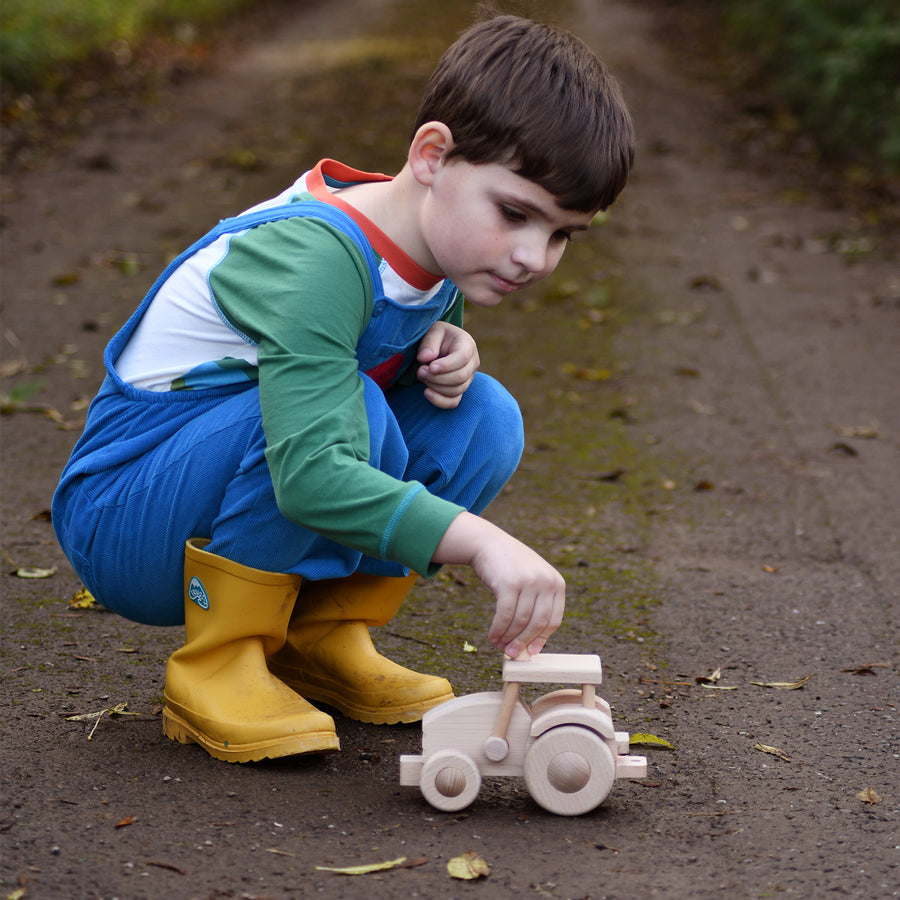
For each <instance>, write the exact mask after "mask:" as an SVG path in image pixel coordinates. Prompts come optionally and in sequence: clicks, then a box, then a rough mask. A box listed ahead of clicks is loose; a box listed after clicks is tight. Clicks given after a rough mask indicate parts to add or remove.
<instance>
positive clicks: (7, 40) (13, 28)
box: [0, 0, 247, 90]
mask: <svg viewBox="0 0 900 900" xmlns="http://www.w3.org/2000/svg"><path fill="white" fill-rule="evenodd" d="M246 4H247V0H124V2H123V0H3V2H2V5H0V77H2V79H3V80H4V81H6V82H7V83H9V84H10V85H12V86H13V87H15V88H17V89H19V90H31V89H34V88H35V87H42V86H45V85H47V84H50V85H52V84H53V82H54V80H55V78H59V77H64V71H65V68H66V67H67V66H69V65H71V64H73V63H78V62H81V61H83V60H85V59H88V58H90V57H91V56H93V55H95V54H97V53H102V52H115V51H116V49H117V48H118V49H121V48H122V47H127V45H129V44H132V43H134V42H137V41H139V40H141V39H142V38H144V37H146V36H147V34H148V33H150V32H152V31H153V30H155V29H158V28H162V27H165V26H171V25H174V24H181V23H191V24H198V23H202V22H206V21H209V20H211V19H213V18H215V17H217V16H221V15H223V14H224V13H227V12H229V11H232V10H234V9H236V8H237V7H239V6H241V5H246Z"/></svg>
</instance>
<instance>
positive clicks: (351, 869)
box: [316, 856, 406, 875]
mask: <svg viewBox="0 0 900 900" xmlns="http://www.w3.org/2000/svg"><path fill="white" fill-rule="evenodd" d="M405 862H406V857H405V856H401V857H400V858H399V859H391V860H388V861H387V862H380V863H367V864H365V865H362V866H343V867H337V868H336V867H333V866H316V869H317V870H318V871H319V872H334V873H335V874H337V875H368V874H369V873H370V872H384V871H386V870H387V869H396V868H397V867H398V866H402V865H403V863H405Z"/></svg>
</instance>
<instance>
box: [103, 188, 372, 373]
mask: <svg viewBox="0 0 900 900" xmlns="http://www.w3.org/2000/svg"><path fill="white" fill-rule="evenodd" d="M292 218H313V219H320V220H321V221H323V222H325V223H327V224H328V225H331V226H333V227H334V228H337V229H338V230H339V231H342V232H343V233H344V234H346V235H347V236H348V237H350V238H351V239H352V240H353V242H354V243H355V244H356V246H357V247H358V248H359V250H360V252H361V253H362V255H363V258H364V259H365V261H366V265H367V267H368V269H369V277H370V278H371V280H372V290H373V292H374V299H375V300H376V301H377V300H379V299H380V298H381V296H382V294H383V293H384V289H383V287H382V284H381V275H380V274H379V272H378V259H377V258H376V256H375V251H374V250H372V247H371V245H370V244H369V242H368V240H366V236H365V235H364V234H363V231H362V229H361V228H360V227H359V225H357V224H356V222H354V221H353V219H352V218H351V217H350V216H349V215H348V214H347V213H345V212H344V211H343V210H341V209H338V208H337V207H335V206H330V205H329V204H327V203H323V202H322V201H320V200H299V201H297V202H296V203H285V204H283V205H280V206H273V207H269V208H268V209H259V210H255V211H254V212H249V213H243V214H242V215H239V216H231V217H229V218H227V219H222V221H221V222H219V224H218V225H216V227H215V228H213V229H212V230H211V231H208V232H207V233H206V234H205V235H203V237H202V238H200V239H199V240H197V241H195V242H194V243H193V244H191V246H190V247H188V248H187V249H186V250H185V251H184V252H182V253H180V254H179V255H178V256H177V257H176V258H175V259H173V260H172V262H170V263H169V264H168V265H167V266H166V268H165V269H164V270H163V272H162V274H161V275H160V276H159V277H158V278H157V279H156V281H154V282H153V284H152V285H151V287H150V290H149V291H147V294H146V296H145V297H144V299H143V300H142V301H141V304H140V306H138V308H137V309H136V310H135V311H134V313H133V314H132V315H131V317H130V318H129V319H128V321H127V322H126V323H125V325H123V326H122V328H121V329H120V331H119V332H118V333H117V334H116V335H115V337H113V339H112V340H111V341H110V342H109V344H108V345H107V347H106V351H105V353H104V354H103V360H104V363H105V364H106V370H107V372H109V373H110V374H111V375H115V368H114V364H115V361H116V359H117V358H118V356H119V354H120V353H121V352H122V350H123V348H124V347H125V344H126V343H127V342H128V339H129V338H130V337H131V335H132V333H133V332H134V329H135V328H136V327H137V324H138V322H140V320H141V318H142V316H143V315H144V313H145V312H146V310H147V307H148V306H149V305H150V303H151V302H152V300H153V298H154V297H155V296H156V295H157V294H158V293H159V290H160V288H161V287H162V286H163V285H164V284H165V283H166V281H167V280H168V279H169V278H170V277H171V276H172V274H173V273H174V272H175V270H176V269H177V268H178V267H179V266H180V265H182V263H184V262H185V261H186V260H188V259H190V258H191V257H192V256H193V255H194V254H195V253H197V252H198V251H199V250H202V249H203V248H204V247H208V246H209V245H210V244H212V243H213V241H216V240H218V239H219V238H220V237H222V236H223V235H226V234H235V233H236V232H239V231H247V230H249V229H251V228H256V227H257V226H258V225H265V224H267V223H269V222H279V221H281V220H282V219H292Z"/></svg>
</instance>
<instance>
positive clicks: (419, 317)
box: [356, 282, 456, 384]
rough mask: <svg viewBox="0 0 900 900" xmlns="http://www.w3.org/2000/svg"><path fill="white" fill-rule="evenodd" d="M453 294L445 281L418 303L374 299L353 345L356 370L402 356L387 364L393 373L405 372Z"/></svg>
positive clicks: (450, 303)
mask: <svg viewBox="0 0 900 900" xmlns="http://www.w3.org/2000/svg"><path fill="white" fill-rule="evenodd" d="M455 297H456V288H455V286H454V285H453V284H452V283H451V282H446V283H445V284H444V285H443V286H442V287H441V290H440V291H438V293H437V294H435V296H434V297H432V298H431V299H430V300H429V301H428V303H426V304H423V305H422V306H403V305H401V304H399V303H395V302H394V301H393V300H391V299H389V298H387V297H380V298H378V299H376V300H375V305H374V309H373V310H372V318H371V319H370V320H369V324H368V326H367V327H366V330H365V331H364V332H363V334H362V337H360V339H359V343H358V344H357V345H356V359H357V362H358V367H359V370H360V372H371V371H372V370H373V369H377V368H378V367H380V366H383V365H384V364H385V363H386V362H388V360H392V359H394V358H395V357H402V362H401V361H400V360H399V359H398V360H397V362H396V363H395V364H393V365H392V366H391V370H392V371H393V372H394V375H395V376H396V375H399V374H400V373H401V372H403V371H405V370H406V369H407V368H408V366H409V365H410V364H411V363H412V361H413V359H414V358H415V355H416V348H417V347H418V346H419V341H420V340H422V338H423V337H424V336H425V334H426V332H427V331H428V329H429V328H431V326H432V325H434V323H435V322H437V321H438V320H439V319H440V318H441V317H442V316H444V315H446V313H447V311H448V310H449V309H450V307H451V306H452V304H453V301H454V299H455ZM376 380H377V381H379V384H380V383H381V381H380V379H377V378H376ZM391 380H393V379H391Z"/></svg>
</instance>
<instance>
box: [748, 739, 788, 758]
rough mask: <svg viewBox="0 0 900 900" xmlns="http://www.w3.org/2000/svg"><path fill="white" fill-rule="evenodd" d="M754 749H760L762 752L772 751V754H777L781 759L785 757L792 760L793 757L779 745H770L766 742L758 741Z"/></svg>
mask: <svg viewBox="0 0 900 900" xmlns="http://www.w3.org/2000/svg"><path fill="white" fill-rule="evenodd" d="M753 749H754V750H759V751H760V753H771V754H772V756H777V757H778V758H779V759H783V760H784V761H785V762H790V761H791V758H790V757H789V756H788V755H787V753H785V752H784V750H779V748H778V747H769V746H768V745H766V744H760V743H757V744H756V745H755V746H754V748H753Z"/></svg>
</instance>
